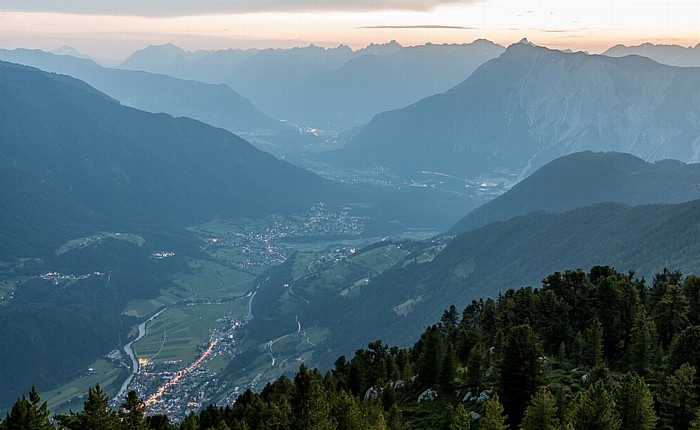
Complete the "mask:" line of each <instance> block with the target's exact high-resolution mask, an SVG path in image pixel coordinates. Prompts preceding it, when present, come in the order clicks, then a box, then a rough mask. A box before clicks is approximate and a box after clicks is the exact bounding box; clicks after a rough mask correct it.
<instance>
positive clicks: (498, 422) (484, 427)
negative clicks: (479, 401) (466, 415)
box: [479, 393, 510, 430]
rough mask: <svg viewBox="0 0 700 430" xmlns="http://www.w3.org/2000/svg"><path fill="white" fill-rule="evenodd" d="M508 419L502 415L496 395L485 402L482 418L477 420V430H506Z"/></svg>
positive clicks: (501, 407)
mask: <svg viewBox="0 0 700 430" xmlns="http://www.w3.org/2000/svg"><path fill="white" fill-rule="evenodd" d="M507 419H508V417H507V416H506V415H505V414H504V411H503V405H502V404H501V402H500V400H499V398H498V394H497V393H494V394H493V396H492V397H491V398H490V399H488V400H487V401H486V407H485V410H484V416H483V417H481V419H480V420H479V430H507V429H509V428H510V425H508V424H506V420H507Z"/></svg>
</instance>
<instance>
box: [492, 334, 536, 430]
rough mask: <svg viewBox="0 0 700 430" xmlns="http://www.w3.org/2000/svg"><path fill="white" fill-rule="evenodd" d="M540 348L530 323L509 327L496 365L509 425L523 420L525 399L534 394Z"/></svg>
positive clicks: (526, 400)
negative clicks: (501, 356) (500, 356)
mask: <svg viewBox="0 0 700 430" xmlns="http://www.w3.org/2000/svg"><path fill="white" fill-rule="evenodd" d="M541 356H542V348H541V346H540V343H539V340H538V338H537V336H536V335H535V333H533V332H532V329H531V328H530V326H529V325H527V324H524V325H520V326H515V327H512V328H511V329H510V330H508V335H507V337H506V343H505V346H504V348H503V359H502V360H501V362H500V364H499V365H498V368H497V370H498V377H499V381H498V387H499V390H498V392H499V393H500V395H501V398H502V399H503V406H504V407H505V409H506V411H508V415H509V416H510V419H511V420H512V421H510V422H511V423H512V424H514V425H515V424H517V423H519V422H520V420H521V419H522V416H523V413H524V412H525V408H526V407H527V402H528V399H530V397H531V396H532V395H533V394H535V392H536V391H537V387H539V385H540V384H539V382H540V379H541V372H542V366H541V363H540V357H541Z"/></svg>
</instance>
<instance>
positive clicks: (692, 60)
mask: <svg viewBox="0 0 700 430" xmlns="http://www.w3.org/2000/svg"><path fill="white" fill-rule="evenodd" d="M603 55H607V56H609V57H625V56H627V55H641V56H642V57H647V58H651V59H652V60H654V61H656V62H657V63H661V64H668V65H669V66H679V67H700V44H697V45H695V47H684V46H678V45H655V44H653V43H643V44H641V45H637V46H625V45H615V46H613V47H612V48H610V49H608V50H607V51H605V52H603Z"/></svg>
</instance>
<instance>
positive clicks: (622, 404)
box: [614, 373, 657, 430]
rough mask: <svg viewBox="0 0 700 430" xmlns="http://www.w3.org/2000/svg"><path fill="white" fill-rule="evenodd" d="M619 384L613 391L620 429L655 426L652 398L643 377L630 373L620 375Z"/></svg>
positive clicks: (627, 429) (655, 418)
mask: <svg viewBox="0 0 700 430" xmlns="http://www.w3.org/2000/svg"><path fill="white" fill-rule="evenodd" d="M620 382H621V386H620V388H619V389H617V391H615V393H614V399H615V404H616V405H617V411H618V413H619V415H620V420H621V425H620V429H621V430H651V429H654V428H656V420H657V416H656V412H654V399H653V398H652V397H651V392H650V391H649V388H648V387H647V385H646V384H645V383H644V379H642V378H640V377H639V376H635V375H632V374H630V373H628V374H626V375H624V376H623V377H622V380H621V381H620Z"/></svg>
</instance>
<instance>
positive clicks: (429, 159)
mask: <svg viewBox="0 0 700 430" xmlns="http://www.w3.org/2000/svg"><path fill="white" fill-rule="evenodd" d="M584 150H592V151H618V152H627V153H631V154H633V155H635V156H638V157H640V158H642V159H643V160H645V161H655V160H661V159H665V158H675V159H678V160H682V161H684V162H698V161H700V69H698V68H675V67H669V66H664V65H660V64H658V63H655V62H653V61H651V60H649V59H647V58H642V57H626V58H610V57H606V56H599V55H587V54H585V53H581V52H579V53H564V52H560V51H554V50H550V49H547V48H542V47H536V46H533V45H531V44H529V43H526V42H521V43H518V44H515V45H512V46H510V47H509V48H508V49H507V50H506V52H505V53H503V54H502V55H501V56H500V57H499V58H497V59H494V60H491V61H489V62H487V63H486V64H484V65H483V66H481V67H480V68H479V69H478V70H476V71H475V72H474V73H473V74H472V75H471V76H470V77H469V79H467V80H466V81H464V82H463V83H461V84H459V85H457V86H456V87H454V88H452V89H451V90H449V91H447V92H445V93H443V94H439V95H435V96H432V97H428V98H426V99H423V100H421V101H420V102H418V103H415V104H413V105H411V106H408V107H406V108H404V109H399V110H395V111H391V112H385V113H382V114H379V115H377V116H376V117H375V118H374V119H373V120H372V121H371V122H370V123H369V124H368V125H367V126H366V127H365V128H364V130H362V131H361V132H360V133H359V134H358V135H356V136H355V138H354V139H353V140H352V141H351V142H350V144H349V146H348V148H347V149H346V150H345V151H341V153H342V155H339V156H338V159H337V162H339V163H345V164H351V165H362V164H364V165H367V164H374V165H381V166H386V167H390V168H391V169H393V170H395V171H397V172H402V173H408V174H411V175H416V174H418V173H420V171H422V170H426V171H438V172H442V173H446V174H451V175H455V176H458V177H462V178H466V177H471V178H473V177H477V176H478V175H480V174H489V173H493V172H503V171H506V172H511V173H515V174H517V175H521V176H526V175H527V174H529V173H531V172H533V171H534V170H536V168H537V167H539V166H542V165H544V164H546V163H547V162H549V161H551V160H553V159H555V158H557V157H560V156H562V155H566V154H570V153H573V152H578V151H584Z"/></svg>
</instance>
